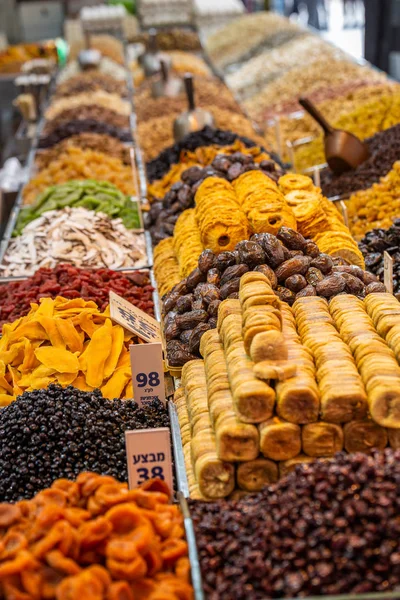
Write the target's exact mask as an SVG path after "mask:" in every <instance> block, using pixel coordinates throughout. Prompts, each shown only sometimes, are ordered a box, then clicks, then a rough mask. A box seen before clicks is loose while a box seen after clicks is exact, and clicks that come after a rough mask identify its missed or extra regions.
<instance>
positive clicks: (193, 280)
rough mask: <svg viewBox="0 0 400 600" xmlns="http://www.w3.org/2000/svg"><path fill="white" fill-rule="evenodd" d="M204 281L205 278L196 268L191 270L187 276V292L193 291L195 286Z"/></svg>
mask: <svg viewBox="0 0 400 600" xmlns="http://www.w3.org/2000/svg"><path fill="white" fill-rule="evenodd" d="M205 280H206V276H205V275H204V273H202V272H201V271H200V269H199V268H198V267H196V268H195V269H193V271H192V272H191V273H190V274H189V275H188V276H187V279H186V285H187V288H188V290H190V291H191V290H194V288H195V287H196V285H198V284H199V283H201V282H202V281H205Z"/></svg>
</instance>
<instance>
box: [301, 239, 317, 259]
mask: <svg viewBox="0 0 400 600" xmlns="http://www.w3.org/2000/svg"><path fill="white" fill-rule="evenodd" d="M304 254H306V255H307V256H311V258H317V257H318V256H319V248H318V246H317V244H316V243H315V242H311V241H309V242H307V244H306V246H305V248H304Z"/></svg>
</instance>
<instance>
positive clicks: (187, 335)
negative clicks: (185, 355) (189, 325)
mask: <svg viewBox="0 0 400 600" xmlns="http://www.w3.org/2000/svg"><path fill="white" fill-rule="evenodd" d="M192 331H193V329H185V331H182V332H181V334H180V336H179V339H180V341H181V342H183V343H184V344H188V343H189V339H190V336H191V335H192Z"/></svg>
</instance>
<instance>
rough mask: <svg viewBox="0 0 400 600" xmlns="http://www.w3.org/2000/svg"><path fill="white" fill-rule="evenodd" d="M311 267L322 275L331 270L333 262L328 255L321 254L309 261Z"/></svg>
mask: <svg viewBox="0 0 400 600" xmlns="http://www.w3.org/2000/svg"><path fill="white" fill-rule="evenodd" d="M311 266H312V267H315V268H316V269H319V270H320V271H321V272H322V273H324V274H325V273H329V272H330V271H332V268H333V266H334V265H333V260H332V259H331V257H330V256H329V254H323V253H321V254H320V255H319V256H316V257H315V258H313V259H312V261H311Z"/></svg>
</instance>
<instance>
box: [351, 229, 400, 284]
mask: <svg viewBox="0 0 400 600" xmlns="http://www.w3.org/2000/svg"><path fill="white" fill-rule="evenodd" d="M359 248H360V250H361V252H362V253H363V255H364V258H365V266H366V268H367V269H368V271H371V273H374V274H375V275H377V276H378V277H379V279H380V280H381V281H383V277H384V259H383V253H384V252H385V251H386V252H388V254H390V256H392V258H393V291H394V293H395V294H399V293H400V219H395V220H394V221H393V225H392V226H391V227H389V229H373V230H372V231H369V232H368V233H367V234H366V235H365V237H363V239H362V240H361V242H360V243H359Z"/></svg>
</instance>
